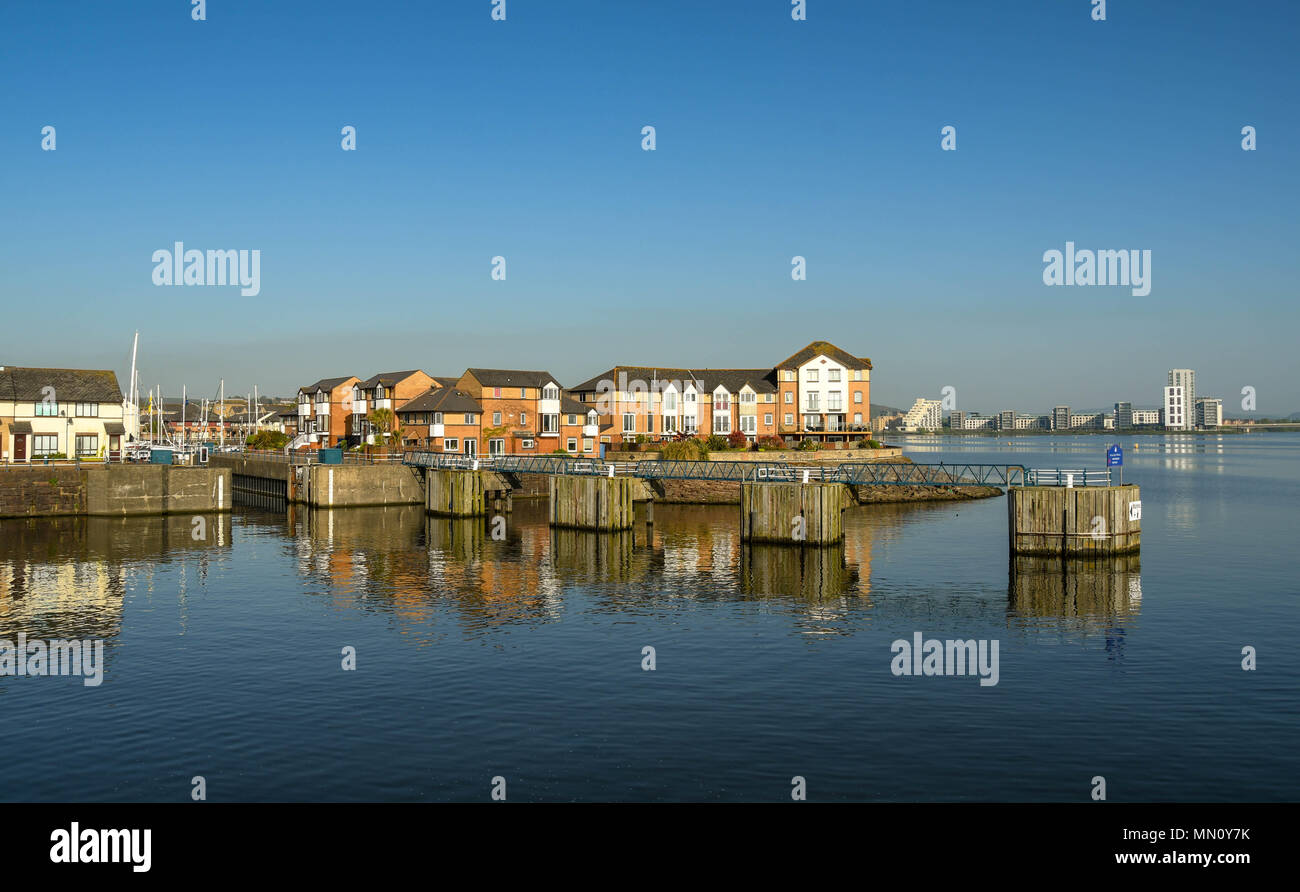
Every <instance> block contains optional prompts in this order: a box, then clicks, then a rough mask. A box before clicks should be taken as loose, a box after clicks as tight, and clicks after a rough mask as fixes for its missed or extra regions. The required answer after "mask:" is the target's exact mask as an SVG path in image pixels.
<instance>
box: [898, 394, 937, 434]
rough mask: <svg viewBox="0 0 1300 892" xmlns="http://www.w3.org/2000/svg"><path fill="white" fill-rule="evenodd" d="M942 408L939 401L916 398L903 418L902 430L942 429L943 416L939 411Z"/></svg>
mask: <svg viewBox="0 0 1300 892" xmlns="http://www.w3.org/2000/svg"><path fill="white" fill-rule="evenodd" d="M942 408H943V403H942V401H940V400H927V399H920V398H918V399H917V401H916V402H914V403H912V408H910V409H908V410H907V414H906V415H904V416H903V430H905V431H918V430H931V431H937V430H939V428H941V427H943V416H942V414H941V411H940V410H941V409H942Z"/></svg>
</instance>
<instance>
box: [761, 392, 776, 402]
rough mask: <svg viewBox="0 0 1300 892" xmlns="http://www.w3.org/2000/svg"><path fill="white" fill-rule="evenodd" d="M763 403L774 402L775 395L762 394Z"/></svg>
mask: <svg viewBox="0 0 1300 892" xmlns="http://www.w3.org/2000/svg"><path fill="white" fill-rule="evenodd" d="M763 402H765V403H774V402H776V394H775V393H765V394H763Z"/></svg>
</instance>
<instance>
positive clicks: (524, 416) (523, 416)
mask: <svg viewBox="0 0 1300 892" xmlns="http://www.w3.org/2000/svg"><path fill="white" fill-rule="evenodd" d="M527 423H528V413H527V412H520V413H519V426H520V427H523V426H524V425H526V424H527Z"/></svg>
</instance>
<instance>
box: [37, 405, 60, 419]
mask: <svg viewBox="0 0 1300 892" xmlns="http://www.w3.org/2000/svg"><path fill="white" fill-rule="evenodd" d="M33 414H35V415H36V417H37V418H57V417H58V415H59V404H58V403H53V402H48V403H47V402H39V403H37V404H36V411H35V413H33Z"/></svg>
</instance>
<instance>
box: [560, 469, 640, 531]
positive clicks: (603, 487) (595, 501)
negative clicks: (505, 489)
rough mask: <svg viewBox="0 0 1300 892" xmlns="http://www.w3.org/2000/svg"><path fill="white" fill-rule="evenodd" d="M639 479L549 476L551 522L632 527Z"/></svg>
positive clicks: (586, 527)
mask: <svg viewBox="0 0 1300 892" xmlns="http://www.w3.org/2000/svg"><path fill="white" fill-rule="evenodd" d="M639 484H640V481H639V480H635V479H633V478H630V477H580V476H568V475H562V474H561V475H556V476H553V477H551V479H550V495H551V526H554V527H569V528H572V529H579V530H598V531H600V530H630V529H632V527H633V526H634V523H635V521H634V516H635V515H634V510H633V505H634V498H635V496H637V495H638V494H639V492H640V487H639Z"/></svg>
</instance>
